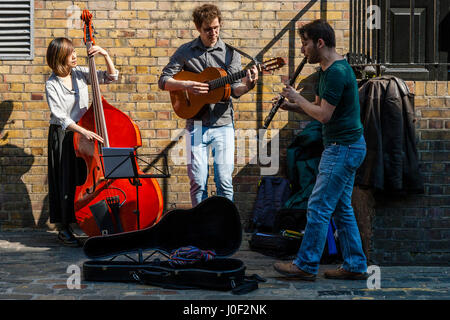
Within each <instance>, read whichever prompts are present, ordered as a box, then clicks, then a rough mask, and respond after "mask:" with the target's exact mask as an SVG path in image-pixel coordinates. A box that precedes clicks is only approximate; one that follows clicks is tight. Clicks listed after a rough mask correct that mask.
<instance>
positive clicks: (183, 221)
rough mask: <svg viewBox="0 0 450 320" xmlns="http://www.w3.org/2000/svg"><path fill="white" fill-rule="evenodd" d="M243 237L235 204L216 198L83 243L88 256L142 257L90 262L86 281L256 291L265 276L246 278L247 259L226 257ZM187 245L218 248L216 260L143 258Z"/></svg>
mask: <svg viewBox="0 0 450 320" xmlns="http://www.w3.org/2000/svg"><path fill="white" fill-rule="evenodd" d="M241 241H242V229H241V222H240V216H239V213H238V210H237V208H236V206H235V205H234V203H233V202H231V201H230V200H228V199H227V198H224V197H218V196H214V197H210V198H208V199H206V200H204V201H203V202H201V203H200V204H198V205H197V206H196V207H194V208H192V209H188V210H183V209H174V210H171V211H169V212H167V213H166V214H165V215H164V216H163V217H162V218H161V220H160V221H159V222H158V223H157V224H155V225H153V226H151V227H148V228H146V229H142V230H138V231H132V232H125V233H118V234H113V235H105V236H98V237H92V238H89V239H88V240H87V241H86V243H85V244H84V247H83V249H84V253H85V255H86V256H87V257H88V258H91V259H100V258H111V257H113V258H115V257H117V256H119V255H124V256H127V257H129V256H130V255H132V254H138V258H137V260H131V261H130V260H127V261H112V260H90V261H86V262H85V263H84V264H83V277H84V280H86V281H119V282H122V281H124V282H128V281H131V282H139V283H145V284H150V285H155V286H161V287H164V288H177V289H187V288H202V289H212V290H232V291H233V293H235V294H243V293H246V292H249V291H252V290H255V289H257V288H258V282H259V281H264V279H262V278H260V277H258V276H257V275H253V276H252V277H247V276H245V266H244V263H243V262H242V261H241V260H238V259H232V258H227V257H228V256H230V255H232V254H234V253H235V252H236V251H237V250H238V249H239V247H240V244H241ZM188 246H191V247H195V248H198V249H199V250H210V251H214V253H215V258H214V259H212V260H207V261H203V260H199V261H197V262H195V263H193V264H185V265H172V264H171V263H170V261H169V260H167V261H161V260H160V259H154V260H152V261H147V259H148V258H146V259H144V258H143V253H144V251H149V250H150V251H151V252H152V253H151V254H150V256H151V255H152V254H153V253H155V252H158V253H161V254H163V255H165V256H166V257H169V255H170V253H172V252H173V251H174V250H176V249H179V248H183V247H188ZM150 256H149V257H150Z"/></svg>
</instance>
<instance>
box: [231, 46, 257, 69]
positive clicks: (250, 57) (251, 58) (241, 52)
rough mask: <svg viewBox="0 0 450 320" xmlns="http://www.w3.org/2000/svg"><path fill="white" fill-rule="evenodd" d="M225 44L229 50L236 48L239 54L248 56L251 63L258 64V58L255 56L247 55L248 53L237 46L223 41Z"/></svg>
mask: <svg viewBox="0 0 450 320" xmlns="http://www.w3.org/2000/svg"><path fill="white" fill-rule="evenodd" d="M225 45H226V46H227V47H229V48H230V49H231V50H236V51H237V52H239V53H240V54H241V55H243V56H244V57H246V58H249V59H250V60H251V61H253V63H255V64H258V60H256V59H255V58H253V57H252V56H251V55H249V54H248V53H245V52H244V51H242V50H239V49H238V48H235V47H233V46H232V45H231V44H228V43H225Z"/></svg>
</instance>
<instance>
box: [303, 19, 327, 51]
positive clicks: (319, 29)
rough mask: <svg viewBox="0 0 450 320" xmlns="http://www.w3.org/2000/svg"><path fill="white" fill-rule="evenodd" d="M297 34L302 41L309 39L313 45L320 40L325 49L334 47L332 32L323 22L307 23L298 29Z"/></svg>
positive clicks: (319, 20)
mask: <svg viewBox="0 0 450 320" xmlns="http://www.w3.org/2000/svg"><path fill="white" fill-rule="evenodd" d="M298 33H299V34H300V37H301V38H302V39H304V40H305V39H311V40H312V41H313V42H314V43H317V41H319V39H322V40H323V42H325V45H326V46H327V47H329V48H334V47H336V36H335V34H334V30H333V28H332V27H331V26H330V24H329V23H328V22H326V21H325V20H322V19H318V20H314V21H312V22H310V23H307V24H305V25H304V26H302V27H300V28H299V29H298Z"/></svg>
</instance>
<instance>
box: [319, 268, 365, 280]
mask: <svg viewBox="0 0 450 320" xmlns="http://www.w3.org/2000/svg"><path fill="white" fill-rule="evenodd" d="M324 275H325V278H327V279H339V280H366V279H367V278H368V274H367V273H365V272H364V273H363V272H350V271H347V270H344V269H342V268H341V267H340V268H338V269H336V270H329V271H325V273H324Z"/></svg>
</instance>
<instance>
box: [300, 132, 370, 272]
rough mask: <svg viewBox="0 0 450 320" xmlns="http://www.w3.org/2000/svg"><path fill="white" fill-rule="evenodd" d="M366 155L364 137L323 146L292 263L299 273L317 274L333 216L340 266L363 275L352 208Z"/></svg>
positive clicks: (363, 269) (363, 259)
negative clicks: (356, 184)
mask: <svg viewBox="0 0 450 320" xmlns="http://www.w3.org/2000/svg"><path fill="white" fill-rule="evenodd" d="M365 155H366V142H365V140H364V136H361V138H360V139H359V140H358V141H357V142H356V143H354V144H351V145H348V146H343V145H337V144H331V145H328V146H325V150H324V151H323V153H322V157H321V160H320V164H319V173H318V175H317V178H316V184H315V186H314V189H313V191H312V193H311V196H310V198H309V201H308V213H307V225H306V229H305V234H304V236H303V240H302V244H301V246H300V249H299V251H298V253H297V257H296V259H295V260H294V264H296V265H297V266H298V267H299V268H300V269H302V270H303V271H306V272H309V273H313V274H317V272H318V269H319V263H320V258H321V256H322V252H323V249H324V247H325V242H326V237H327V231H328V225H329V223H330V219H331V215H332V214H333V213H334V221H335V223H336V227H337V230H338V237H339V243H340V246H341V251H342V257H343V259H344V263H343V265H342V268H343V269H345V270H347V271H350V272H366V271H367V261H366V256H365V255H364V252H363V249H362V244H361V237H360V235H359V230H358V225H357V223H356V219H355V215H354V212H353V208H352V204H351V201H352V192H353V184H354V181H355V174H356V170H357V169H358V167H359V166H360V165H361V163H362V162H363V160H364V157H365Z"/></svg>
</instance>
